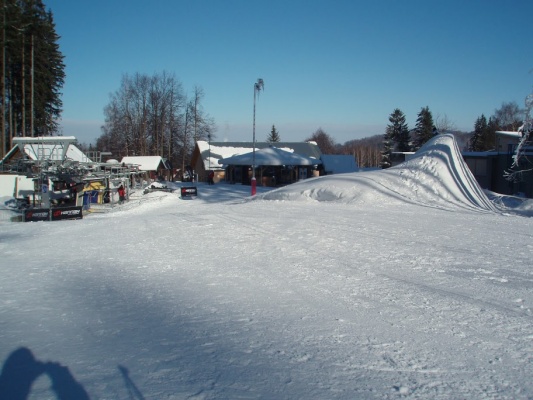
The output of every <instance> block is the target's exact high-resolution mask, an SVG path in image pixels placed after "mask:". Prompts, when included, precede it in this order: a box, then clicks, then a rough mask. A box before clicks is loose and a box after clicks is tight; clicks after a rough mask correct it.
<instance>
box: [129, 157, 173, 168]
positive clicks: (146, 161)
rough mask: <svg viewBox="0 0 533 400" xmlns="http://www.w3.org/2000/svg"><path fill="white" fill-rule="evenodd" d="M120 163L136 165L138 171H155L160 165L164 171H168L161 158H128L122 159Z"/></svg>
mask: <svg viewBox="0 0 533 400" xmlns="http://www.w3.org/2000/svg"><path fill="white" fill-rule="evenodd" d="M120 163H121V164H131V165H137V166H138V167H139V170H140V171H157V169H158V168H159V165H160V164H161V163H162V164H163V167H164V168H165V169H168V166H167V165H166V164H165V161H164V159H163V157H161V156H129V157H124V158H122V161H121V162H120Z"/></svg>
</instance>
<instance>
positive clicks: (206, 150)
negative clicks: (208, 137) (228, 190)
mask: <svg viewBox="0 0 533 400" xmlns="http://www.w3.org/2000/svg"><path fill="white" fill-rule="evenodd" d="M272 146H274V147H276V148H277V149H279V150H282V151H285V152H287V153H293V154H295V155H298V156H301V157H305V158H309V159H314V160H317V162H316V164H321V161H320V157H321V156H322V153H321V151H320V148H319V147H318V145H317V144H316V143H315V142H277V143H270V142H256V143H255V150H256V152H259V151H260V150H262V149H268V148H270V147H272ZM253 150H254V144H253V142H206V141H201V140H200V141H198V142H196V145H195V148H194V152H193V155H192V160H191V164H192V167H193V168H194V169H195V171H196V173H197V174H198V177H199V179H200V180H203V181H207V171H210V170H211V171H213V172H214V175H215V177H214V181H215V182H220V181H222V180H226V181H230V182H238V183H245V184H247V183H249V180H250V177H251V163H250V164H249V165H239V167H238V168H236V166H235V165H233V168H231V169H230V170H228V165H224V164H222V163H220V160H222V159H228V158H230V157H235V156H242V155H245V154H250V153H252V152H253ZM279 154H281V155H283V153H279ZM278 164H279V163H278ZM279 165H280V166H281V165H283V164H279ZM256 166H257V167H258V169H257V173H258V174H257V177H258V178H259V179H261V184H267V181H269V182H270V184H271V183H272V175H273V164H270V165H263V166H261V165H260V164H258V163H256ZM289 167H291V166H289ZM292 167H293V166H292ZM288 169H291V170H292V171H293V173H294V168H288ZM312 169H313V166H309V165H308V166H306V168H305V173H304V168H300V169H299V170H298V171H297V172H298V174H300V173H301V174H302V176H300V177H296V178H294V179H301V178H303V177H304V176H305V177H308V176H311V171H312ZM227 171H230V173H231V176H227V175H226V173H227ZM261 175H263V176H264V177H267V176H268V180H265V182H262V181H263V179H262V178H261ZM283 176H285V175H281V174H280V179H281V178H282V177H283ZM287 179H288V178H287ZM277 182H278V183H279V182H281V180H278V181H277Z"/></svg>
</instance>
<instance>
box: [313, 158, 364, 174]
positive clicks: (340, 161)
mask: <svg viewBox="0 0 533 400" xmlns="http://www.w3.org/2000/svg"><path fill="white" fill-rule="evenodd" d="M322 162H323V163H324V171H325V172H326V173H327V174H343V173H347V172H356V171H357V170H358V169H359V168H358V167H357V164H356V162H355V157H354V156H351V155H332V154H322Z"/></svg>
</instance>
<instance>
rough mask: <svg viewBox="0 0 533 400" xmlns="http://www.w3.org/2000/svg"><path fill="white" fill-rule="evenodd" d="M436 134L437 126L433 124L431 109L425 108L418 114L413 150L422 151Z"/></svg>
mask: <svg viewBox="0 0 533 400" xmlns="http://www.w3.org/2000/svg"><path fill="white" fill-rule="evenodd" d="M435 133H436V128H435V125H434V124H433V116H432V115H431V111H429V107H423V108H422V109H421V110H420V112H419V113H418V117H417V119H416V126H415V131H414V138H413V150H414V151H417V150H418V149H420V148H421V147H422V146H423V145H424V144H425V143H426V142H427V141H428V140H430V139H431V138H432V137H433V136H434V135H435Z"/></svg>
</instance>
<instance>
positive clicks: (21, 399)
mask: <svg viewBox="0 0 533 400" xmlns="http://www.w3.org/2000/svg"><path fill="white" fill-rule="evenodd" d="M43 374H46V375H48V377H49V378H50V381H51V382H52V390H53V391H54V392H55V394H56V397H57V398H58V399H59V400H71V399H76V400H89V395H88V394H87V392H86V391H85V389H84V388H83V386H82V385H81V384H80V383H79V382H77V381H76V379H74V377H73V376H72V374H71V373H70V371H69V369H68V368H67V367H64V366H62V365H61V364H59V363H56V362H41V361H39V360H36V359H35V357H34V356H33V354H32V352H31V351H30V350H29V349H27V348H26V347H21V348H19V349H17V350H15V351H14V352H12V353H11V354H10V355H9V357H8V358H7V359H6V361H5V363H4V366H3V368H2V374H1V375H0V400H4V399H5V400H8V399H9V400H26V399H27V398H28V396H29V394H30V391H31V386H32V384H33V382H34V381H35V380H37V378H39V377H40V376H41V375H43Z"/></svg>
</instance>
